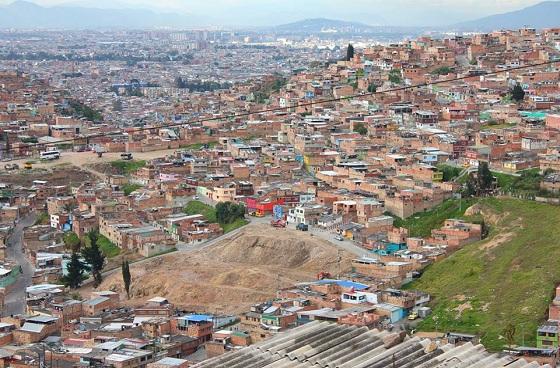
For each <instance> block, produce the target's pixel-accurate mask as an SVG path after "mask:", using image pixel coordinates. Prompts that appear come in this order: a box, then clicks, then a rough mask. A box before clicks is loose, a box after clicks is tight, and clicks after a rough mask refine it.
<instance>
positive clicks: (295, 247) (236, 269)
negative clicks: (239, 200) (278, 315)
mask: <svg viewBox="0 0 560 368" xmlns="http://www.w3.org/2000/svg"><path fill="white" fill-rule="evenodd" d="M339 256H340V258H341V261H340V266H339V262H338V257H339ZM351 259H352V257H351V255H349V254H346V253H343V252H340V254H339V252H338V248H336V247H335V246H334V245H333V244H330V243H328V242H326V241H324V240H321V239H317V238H315V237H312V236H310V235H308V234H302V233H300V232H297V231H294V230H287V229H273V228H271V227H270V226H267V225H249V226H247V227H246V228H245V229H243V230H242V231H241V232H240V233H239V234H238V235H237V236H235V238H233V239H229V240H223V241H222V242H219V243H217V244H215V245H213V246H211V247H209V248H206V249H203V250H199V251H182V252H176V253H171V254H168V255H166V256H164V257H160V258H155V259H152V260H150V261H147V262H144V263H142V264H139V265H131V274H132V285H131V290H132V298H131V300H130V301H129V302H128V303H129V304H131V305H139V304H141V303H142V302H144V301H145V300H146V299H149V298H151V297H154V296H163V297H166V298H168V299H169V300H170V301H171V302H173V303H174V304H176V305H177V306H179V307H181V308H185V309H188V310H195V311H206V312H215V311H220V312H228V313H238V312H241V311H246V310H247V308H248V307H249V306H250V305H251V304H254V303H256V302H259V301H264V300H267V299H270V298H272V297H274V296H275V293H276V290H277V289H278V287H288V286H290V285H292V284H294V283H296V282H301V281H309V280H313V279H315V277H316V274H317V273H318V272H320V271H328V272H331V273H333V274H336V273H338V272H347V271H349V270H350V260H351ZM339 268H340V269H339ZM100 288H101V289H106V290H107V289H109V290H114V291H117V292H121V293H122V292H123V286H122V278H121V274H120V272H116V273H114V274H113V275H111V276H110V277H108V278H107V279H106V280H105V281H104V282H103V283H102V285H101V286H100Z"/></svg>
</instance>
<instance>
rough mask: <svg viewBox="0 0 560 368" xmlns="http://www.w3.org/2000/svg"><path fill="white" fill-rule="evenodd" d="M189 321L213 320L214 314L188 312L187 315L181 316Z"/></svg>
mask: <svg viewBox="0 0 560 368" xmlns="http://www.w3.org/2000/svg"><path fill="white" fill-rule="evenodd" d="M181 318H182V319H185V320H187V321H189V322H205V321H209V322H211V321H212V316H211V315H209V314H188V315H186V316H183V317H181Z"/></svg>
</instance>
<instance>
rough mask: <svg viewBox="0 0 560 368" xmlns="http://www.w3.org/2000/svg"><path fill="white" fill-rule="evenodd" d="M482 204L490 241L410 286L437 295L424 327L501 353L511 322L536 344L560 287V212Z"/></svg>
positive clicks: (518, 203)
mask: <svg viewBox="0 0 560 368" xmlns="http://www.w3.org/2000/svg"><path fill="white" fill-rule="evenodd" d="M480 205H481V206H482V208H483V213H484V215H485V218H486V222H487V223H489V222H490V223H492V230H491V233H490V236H489V238H488V239H486V240H484V241H482V242H477V243H474V244H470V245H468V246H466V247H464V248H463V249H461V250H459V251H457V252H456V253H454V254H453V255H451V256H450V257H448V258H447V259H445V260H443V261H440V262H437V263H435V264H433V265H432V266H430V267H429V268H427V269H426V271H425V273H424V274H423V276H422V277H421V278H420V279H419V280H418V281H416V282H414V283H413V284H409V285H408V288H410V289H418V290H423V291H426V292H428V293H430V294H431V295H432V296H433V298H434V302H433V309H434V312H433V314H432V316H430V317H429V318H427V319H426V320H424V321H422V322H421V324H420V325H419V329H420V330H425V331H433V330H438V331H456V332H465V333H476V334H479V335H480V336H481V337H482V342H483V343H484V345H485V346H486V347H487V348H489V349H490V350H499V349H501V348H502V347H503V346H504V345H505V341H504V340H503V338H502V337H501V334H502V332H503V331H504V329H505V328H506V326H507V324H508V323H509V322H511V323H513V324H514V325H515V326H516V330H517V333H516V336H515V338H516V341H517V343H518V344H521V342H522V341H524V342H525V344H526V345H534V344H535V335H536V328H537V326H538V325H539V324H540V323H541V322H542V321H543V320H545V319H546V315H547V309H548V305H549V303H550V301H551V300H552V296H553V291H554V289H555V287H556V285H557V284H558V283H559V282H560V267H558V259H560V232H559V231H558V229H559V228H560V208H558V207H554V206H551V205H546V204H539V203H536V202H529V201H522V200H516V199H496V198H488V199H483V200H481V201H480ZM489 214H491V215H489Z"/></svg>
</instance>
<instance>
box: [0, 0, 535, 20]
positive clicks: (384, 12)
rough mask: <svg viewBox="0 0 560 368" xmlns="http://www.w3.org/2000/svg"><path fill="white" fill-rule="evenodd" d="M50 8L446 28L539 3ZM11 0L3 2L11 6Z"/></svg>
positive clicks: (125, 0)
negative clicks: (327, 19)
mask: <svg viewBox="0 0 560 368" xmlns="http://www.w3.org/2000/svg"><path fill="white" fill-rule="evenodd" d="M31 1H33V2H35V3H37V4H40V5H45V6H50V5H59V4H80V5H87V6H95V7H101V8H115V7H119V8H122V7H131V8H132V7H134V8H149V9H153V10H158V11H173V12H185V13H190V14H193V15H200V16H201V17H204V18H206V19H213V21H214V22H217V23H227V24H238V25H257V26H258V25H270V24H283V23H288V22H292V21H297V20H301V19H305V18H319V17H321V18H322V17H325V18H333V19H342V20H349V21H358V22H363V23H367V24H371V25H376V24H383V25H415V26H416V25H445V24H452V23H456V22H460V21H465V20H470V19H476V18H480V17H483V16H486V15H491V14H496V13H504V12H508V11H512V10H517V9H521V8H524V7H527V6H530V5H534V4H537V3H539V2H540V1H541V0H31ZM10 2H12V0H0V4H8V3H10Z"/></svg>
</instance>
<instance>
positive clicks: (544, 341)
mask: <svg viewBox="0 0 560 368" xmlns="http://www.w3.org/2000/svg"><path fill="white" fill-rule="evenodd" d="M558 333H559V328H558V326H557V325H542V326H541V327H539V329H538V330H537V348H541V349H549V348H557V347H558Z"/></svg>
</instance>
